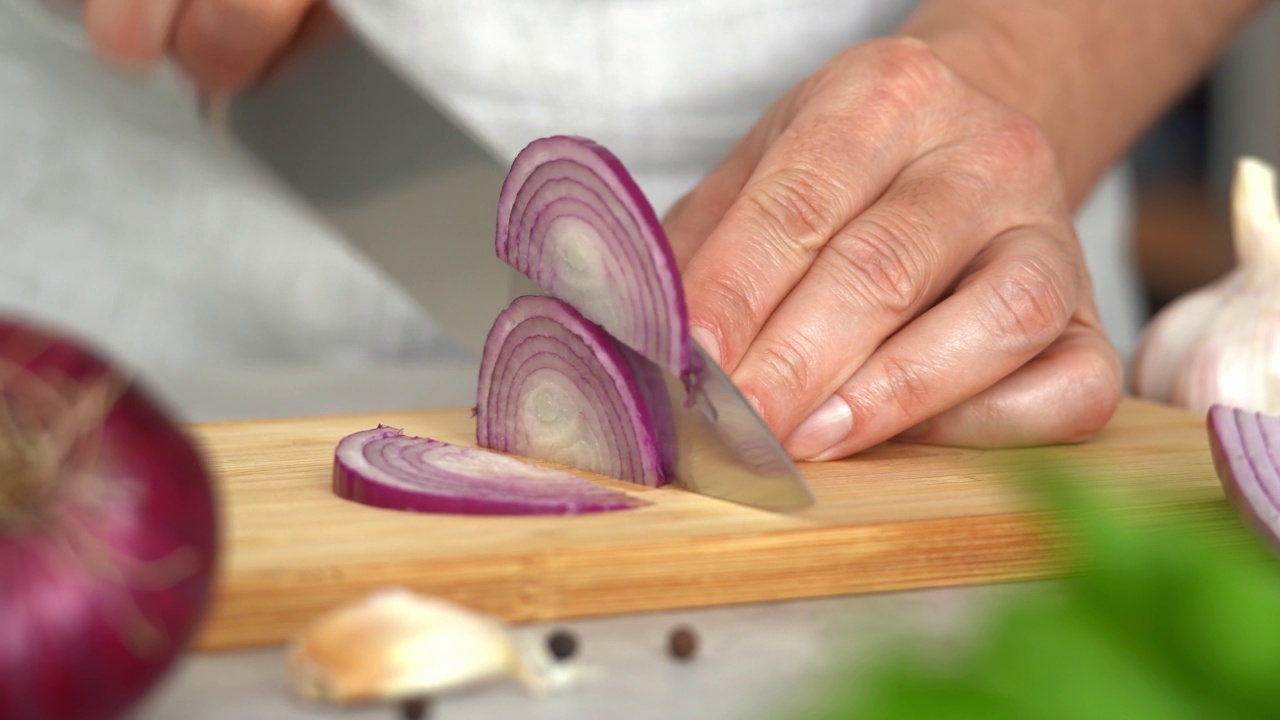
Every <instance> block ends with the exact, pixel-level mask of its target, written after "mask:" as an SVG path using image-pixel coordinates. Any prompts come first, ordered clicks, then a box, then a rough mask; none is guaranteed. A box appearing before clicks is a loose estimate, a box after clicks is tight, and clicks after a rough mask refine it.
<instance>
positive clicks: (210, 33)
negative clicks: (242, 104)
mask: <svg viewBox="0 0 1280 720" xmlns="http://www.w3.org/2000/svg"><path fill="white" fill-rule="evenodd" d="M314 4H315V3H314V0H189V4H188V6H187V8H186V10H185V11H184V12H183V14H182V17H181V18H180V19H179V21H178V26H177V30H176V32H175V35H174V42H173V55H174V59H175V60H176V61H177V62H178V64H179V66H181V67H182V69H183V70H184V71H185V72H186V73H187V74H188V75H190V76H191V78H192V79H193V80H194V81H195V83H196V84H197V85H199V86H200V87H201V89H203V90H204V91H205V92H208V93H212V94H230V93H234V92H237V91H239V90H241V89H243V88H244V87H246V86H247V85H249V84H250V83H252V82H253V81H254V80H255V79H256V78H257V77H258V76H259V75H260V74H261V73H262V72H263V70H264V69H265V68H266V67H267V65H268V64H269V63H270V62H271V61H272V59H273V58H274V57H275V55H276V54H277V53H278V52H280V51H281V50H282V49H283V48H284V47H285V46H286V45H287V44H288V43H289V41H290V40H291V39H292V38H293V36H294V34H295V33H296V32H297V30H298V27H299V26H300V25H301V24H302V21H303V18H305V17H306V15H307V12H308V11H309V10H310V9H311V7H312V6H313V5H314Z"/></svg>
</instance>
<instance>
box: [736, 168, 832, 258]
mask: <svg viewBox="0 0 1280 720" xmlns="http://www.w3.org/2000/svg"><path fill="white" fill-rule="evenodd" d="M838 194H839V193H838V192H837V191H836V190H835V189H834V188H833V187H832V185H831V183H830V182H829V181H828V180H827V179H825V178H823V177H822V174H821V173H820V172H818V171H817V170H815V169H813V166H812V165H811V164H810V163H806V162H793V163H792V164H791V165H789V166H788V167H787V168H786V169H785V170H780V171H779V172H777V173H774V174H773V175H772V176H771V177H769V178H768V179H767V181H764V182H762V183H761V184H760V185H759V186H758V187H757V188H755V189H753V190H752V191H749V192H747V193H746V194H744V195H743V201H744V202H745V203H746V205H747V208H748V212H750V214H751V215H753V216H754V217H755V219H756V220H758V222H759V223H760V224H761V225H762V226H763V227H764V229H765V231H766V232H767V233H768V235H769V240H770V241H771V242H772V243H773V244H774V245H775V246H776V247H777V248H778V249H780V250H782V249H792V248H794V249H799V250H801V251H802V252H805V253H810V254H811V253H815V252H817V251H818V250H819V249H820V248H821V247H822V246H823V245H825V244H826V241H827V238H828V237H829V235H830V233H831V232H832V229H833V228H834V227H835V226H836V225H837V224H838V223H839V221H840V217H839V215H840V210H839V208H840V203H839V202H838V199H837V197H836V196H837V195H838Z"/></svg>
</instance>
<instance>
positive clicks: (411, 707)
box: [400, 698, 431, 720]
mask: <svg viewBox="0 0 1280 720" xmlns="http://www.w3.org/2000/svg"><path fill="white" fill-rule="evenodd" d="M430 710H431V699H430V698H415V699H413V700H406V701H405V702H404V704H402V705H401V706H400V715H401V716H402V717H403V718H404V720H425V718H426V717H427V714H428V713H429V712H430Z"/></svg>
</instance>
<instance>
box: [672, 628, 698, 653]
mask: <svg viewBox="0 0 1280 720" xmlns="http://www.w3.org/2000/svg"><path fill="white" fill-rule="evenodd" d="M667 649H668V650H669V651H670V652H671V656H672V657H674V658H675V659H677V660H689V659H690V658H692V657H693V656H694V653H696V652H697V651H698V636H697V635H694V633H693V629H692V628H690V627H688V626H685V625H681V626H679V627H677V628H676V629H675V630H672V631H671V637H670V638H669V639H668V642H667Z"/></svg>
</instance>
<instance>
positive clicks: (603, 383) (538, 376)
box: [476, 295, 675, 486]
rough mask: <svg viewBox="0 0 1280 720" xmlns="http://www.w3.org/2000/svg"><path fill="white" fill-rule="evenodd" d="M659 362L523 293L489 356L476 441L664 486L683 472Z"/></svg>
mask: <svg viewBox="0 0 1280 720" xmlns="http://www.w3.org/2000/svg"><path fill="white" fill-rule="evenodd" d="M664 388H665V385H664V382H663V378H662V375H661V371H660V370H658V368H657V366H655V365H653V364H652V363H649V362H648V361H646V360H644V358H641V357H639V356H638V355H637V354H636V353H634V352H632V351H631V350H629V349H628V348H626V346H624V345H621V344H620V343H618V342H617V341H615V340H614V339H613V338H611V337H610V336H609V335H608V334H607V333H605V332H604V330H603V329H601V328H600V326H599V325H596V324H595V323H593V322H591V321H590V320H587V319H586V318H585V317H583V316H582V314H581V313H579V312H578V311H577V310H575V309H573V308H572V307H570V306H569V305H568V304H566V303H565V302H564V301H562V300H558V299H556V298H552V297H546V296H541V295H527V296H525V297H521V298H517V299H516V300H515V301H514V302H513V303H511V305H510V306H509V307H508V308H507V309H506V310H504V311H502V313H500V314H499V315H498V319H497V321H496V322H494V325H493V328H492V329H491V330H490V331H489V338H488V340H487V341H486V342H485V347H484V353H483V355H482V356H481V358H480V381H479V386H478V395H479V403H478V404H477V406H476V439H477V441H478V442H479V444H480V445H482V446H484V447H488V448H493V449H495V450H501V451H504V452H511V453H516V454H519V455H525V456H528V457H535V458H539V459H542V460H546V461H548V462H553V463H557V464H559V465H566V466H569V467H574V468H578V469H580V470H586V471H588V472H594V473H599V474H601V475H608V476H610V477H614V478H618V479H620V480H627V481H630V482H635V483H640V484H642V485H649V486H659V485H663V484H666V483H667V482H669V481H670V479H671V477H672V475H673V474H674V471H675V467H674V465H675V463H674V460H675V457H674V452H673V449H672V448H673V446H674V443H673V442H671V439H670V438H671V437H672V427H671V426H672V420H671V415H670V406H669V404H668V403H667V397H666V394H665V389H664Z"/></svg>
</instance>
